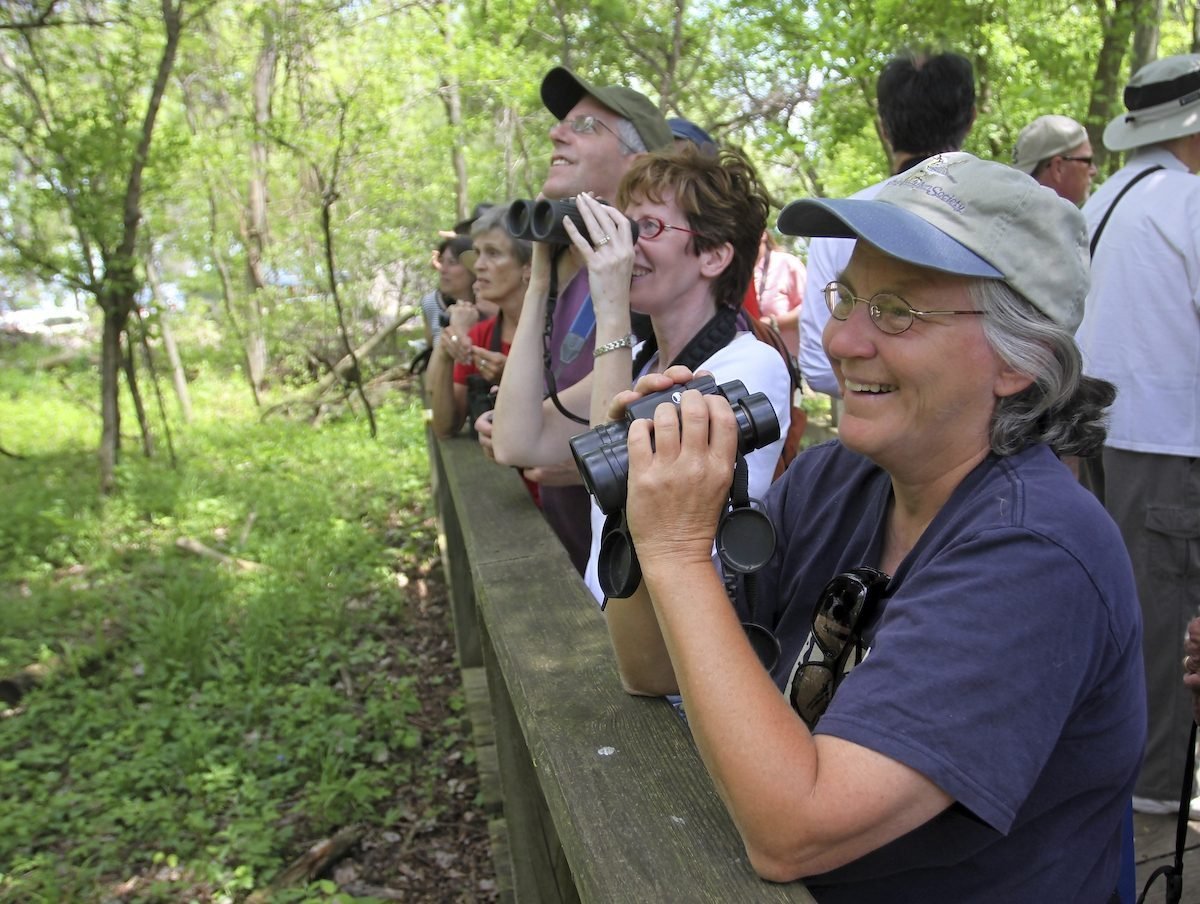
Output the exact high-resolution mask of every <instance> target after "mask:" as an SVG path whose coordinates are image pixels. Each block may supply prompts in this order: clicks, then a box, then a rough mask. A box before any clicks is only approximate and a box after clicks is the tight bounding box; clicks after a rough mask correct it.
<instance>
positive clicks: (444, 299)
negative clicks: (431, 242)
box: [421, 235, 475, 349]
mask: <svg viewBox="0 0 1200 904" xmlns="http://www.w3.org/2000/svg"><path fill="white" fill-rule="evenodd" d="M470 250H471V237H470V236H469V235H456V236H452V237H450V238H444V239H442V241H441V242H440V243H438V246H437V250H436V251H435V252H434V255H433V265H434V267H436V268H437V271H438V287H437V288H436V289H434V290H433V291H432V292H428V293H426V294H425V295H424V296H423V297H422V298H421V316H422V317H423V318H424V320H425V344H426V346H427V347H428V348H431V349H432V348H433V347H434V346H435V345H437V341H438V338H439V337H440V336H441V334H442V317H443V316H445V315H446V312H447V310H448V309H449V307H450V305H452V304H454V303H455V302H456V301H468V302H474V300H475V290H474V289H473V288H472V284H473V283H474V282H475V275H474V274H473V273H472V272H471V271H470V270H468V269H467V267H466V266H465V265H464V264H463V262H462V255H463V253H464V252H467V251H470Z"/></svg>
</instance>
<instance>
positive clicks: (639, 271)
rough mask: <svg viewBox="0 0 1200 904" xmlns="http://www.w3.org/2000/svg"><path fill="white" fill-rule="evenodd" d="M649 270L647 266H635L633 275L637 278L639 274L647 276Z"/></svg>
mask: <svg viewBox="0 0 1200 904" xmlns="http://www.w3.org/2000/svg"><path fill="white" fill-rule="evenodd" d="M649 272H650V271H649V270H647V269H646V268H645V267H634V268H633V272H632V274H631V275H632V276H633V278H634V279H637V278H638V277H639V276H646V275H647V274H648V273H649Z"/></svg>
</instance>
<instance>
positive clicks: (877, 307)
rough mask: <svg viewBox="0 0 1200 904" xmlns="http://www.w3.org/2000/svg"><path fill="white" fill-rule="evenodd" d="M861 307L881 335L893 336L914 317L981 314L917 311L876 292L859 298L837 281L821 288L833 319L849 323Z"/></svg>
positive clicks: (904, 328)
mask: <svg viewBox="0 0 1200 904" xmlns="http://www.w3.org/2000/svg"><path fill="white" fill-rule="evenodd" d="M859 303H862V304H865V305H866V306H867V313H868V314H870V316H871V322H872V323H874V324H875V325H876V326H877V327H879V328H880V329H881V330H883V332H885V333H888V334H890V335H892V336H895V335H897V334H899V333H903V332H904V331H905V330H907V329H908V328H909V327H910V326H912V325H913V318H914V317H932V316H934V315H935V314H938V315H940V314H983V311H918V310H917V309H916V308H914V307H913V306H912V305H910V304H909V303H908V302H907V301H905V300H904V299H903V298H901V297H900V296H899V295H895V294H893V293H891V292H879V293H877V294H875V295H872V296H871V297H870V298H860V297H859V296H857V295H855V294H854V292H852V291H851V290H850V287H849V286H847V285H845V284H844V283H840V282H838V281H837V280H834V281H833V282H831V283H829V284H828V285H827V286H825V304H826V306H827V307H828V308H829V313H830V314H831V315H832V316H833V319H834V320H849V319H850V314H851V313H852V312H853V311H854V306H855V305H856V304H859Z"/></svg>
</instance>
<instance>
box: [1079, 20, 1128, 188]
mask: <svg viewBox="0 0 1200 904" xmlns="http://www.w3.org/2000/svg"><path fill="white" fill-rule="evenodd" d="M1100 6H1101V7H1102V8H1103V9H1104V15H1102V21H1103V24H1104V39H1103V41H1102V42H1101V44H1100V53H1099V55H1098V56H1097V57H1096V76H1095V78H1093V79H1092V97H1091V100H1090V102H1089V103H1088V112H1087V122H1086V123H1085V125H1086V127H1087V130H1088V138H1089V140H1090V141H1091V143H1092V154H1093V155H1094V157H1095V159H1096V168H1097V169H1099V170H1101V171H1104V172H1110V171H1111V170H1112V169H1113V168H1114V167H1111V166H1107V163H1108V157H1109V153H1108V151H1107V149H1106V148H1105V147H1104V141H1103V135H1104V127H1105V126H1106V125H1107V124H1108V121H1109V120H1110V119H1112V118H1113V117H1114V116H1115V115H1116V114H1117V112H1118V106H1117V104H1118V100H1117V98H1119V97H1120V96H1121V85H1120V80H1121V61H1122V60H1124V59H1125V53H1126V51H1128V49H1129V38H1130V36H1131V35H1132V34H1133V23H1134V9H1135V2H1134V0H1115V4H1114V6H1113V8H1112V10H1111V11H1108V10H1107V7H1104V6H1103V0H1101V3H1100Z"/></svg>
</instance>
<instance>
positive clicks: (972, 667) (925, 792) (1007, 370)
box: [606, 153, 1178, 904]
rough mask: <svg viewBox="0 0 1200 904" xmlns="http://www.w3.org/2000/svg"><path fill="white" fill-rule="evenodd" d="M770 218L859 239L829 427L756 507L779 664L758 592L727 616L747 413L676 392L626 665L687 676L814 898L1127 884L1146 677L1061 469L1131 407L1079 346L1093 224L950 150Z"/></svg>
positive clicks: (697, 729)
mask: <svg viewBox="0 0 1200 904" xmlns="http://www.w3.org/2000/svg"><path fill="white" fill-rule="evenodd" d="M779 228H780V230H781V231H782V232H785V233H788V234H794V235H803V236H840V237H846V238H857V240H858V241H857V243H856V245H855V248H854V252H853V254H852V256H851V258H850V262H849V264H848V265H847V266H846V267H845V269H843V270H842V271H841V273H840V274H839V275H838V277H837V278H836V279H835V280H833V281H832V282H830V283H829V284H828V285H827V286H825V287H824V288H825V291H824V293H823V298H822V299H820V300H821V301H823V302H824V303H825V304H826V305H827V306H828V309H829V311H830V314H831V318H830V321H829V323H828V325H827V326H826V329H825V335H824V343H825V349H826V351H827V353H828V355H829V358H830V360H831V361H832V363H833V367H834V371H835V373H836V375H837V378H838V381H839V383H841V386H842V389H843V392H844V397H845V399H846V411H845V416H844V418H843V419H842V423H841V428H840V431H839V437H838V438H837V439H836V440H832V441H830V442H827V443H824V444H822V445H819V446H816V447H813V448H810V449H808V450H806V451H804V452H803V453H801V454H800V455H799V456H797V458H796V459H795V460H794V461H793V462H792V463H791V466H790V467H789V468H788V470H787V471H786V472H785V473H784V475H783V476H782V477H781V478H780V479H779V480H777V481H776V482H775V483H774V484H773V485H772V487H771V489H770V491H769V492H768V494H767V496H766V499H765V512H766V514H767V516H768V517H769V519H770V522H771V524H772V526H773V528H774V532H775V535H776V537H777V541H776V545H775V551H774V554H773V555H772V556H771V558H770V559H769V561H768V562H767V563H766V565H765V566H764V567H763V568H762V569H761V570H760V571H758V572H757V575H756V577H757V581H756V583H757V593H756V594H755V600H756V604H757V605H756V608H755V613H756V621H757V623H759V624H760V625H761V626H763V627H765V628H767V629H769V630H770V631H772V632H773V634H774V636H775V638H776V639H777V640H778V642H779V646H780V655H779V657H778V661H777V663H776V664H775V665H774V666H773V667H769V668H764V665H763V664H762V663H761V662H760V658H759V655H758V654H757V653H756V652H755V650H754V648H753V647H752V646H751V643H750V641H749V640H748V639H747V634H746V633H745V632H744V631H743V626H742V624H741V622H742V621H744V620H745V619H746V614H747V608H748V602H749V600H746V601H744V602H743V604H742V606H741V611H740V612H735V611H733V610H732V609H731V607H730V606H729V604H728V601H727V600H726V597H725V592H724V588H723V587H722V585H721V582H720V579H719V578H718V577H717V576H716V575H715V573H714V570H713V569H712V567H711V565H710V563H709V552H710V550H711V548H712V543H713V537H714V533H715V529H716V527H717V522H718V514H719V513H720V512H721V510H722V505H723V502H724V500H725V499H726V497H727V495H728V493H729V485H730V476H731V474H732V473H733V465H732V462H733V460H734V455H735V452H736V448H737V436H738V427H737V424H736V421H735V419H734V415H733V412H732V411H731V409H730V406H729V405H728V404H727V403H726V402H725V401H724V400H723V399H720V398H718V397H715V396H711V395H700V394H699V393H696V392H695V391H687V392H684V393H683V394H682V398H681V406H680V409H679V410H678V411H677V409H676V408H675V406H673V405H667V404H664V405H660V406H659V407H658V408H657V410H656V412H655V415H654V419H653V421H650V420H648V419H643V420H637V421H635V422H634V423H633V424H632V425H631V426H630V428H629V435H628V453H629V456H628V461H629V484H628V501H627V510H626V514H627V517H628V524H629V527H630V529H631V531H632V534H633V540H634V544H635V546H636V549H637V552H638V557H639V559H640V562H641V569H642V575H643V580H644V584H643V586H644V588H645V589H646V593H644V594H642V595H640V596H635V597H631V598H629V599H627V600H611V601H610V602H609V606H608V610H607V613H606V616H607V618H608V621H609V625H610V634H611V636H612V641H613V644H614V647H616V648H617V649H618V651H619V655H618V657H617V658H618V665H619V667H620V669H621V678H622V682H623V684H624V685H625V686H626V687H627V688H629V689H630V690H631V692H633V693H645V694H652V693H664V692H667V691H668V690H670V689H671V688H674V687H678V688H679V689H680V690H681V692H682V695H683V701H684V705H685V707H686V711H687V714H688V722H689V725H690V727H691V730H692V734H693V736H694V738H695V741H696V744H697V746H698V748H699V750H700V754H701V756H702V757H703V760H704V763H705V765H706V767H707V768H708V770H709V772H710V774H711V775H712V777H713V780H714V784H715V785H716V787H717V790H718V792H719V793H720V795H721V797H722V799H723V800H724V802H725V804H726V806H727V807H728V809H729V811H730V814H731V815H732V817H733V822H734V824H735V825H736V826H737V829H738V831H739V832H740V833H741V837H742V841H743V843H744V845H745V848H746V852H747V854H748V858H749V861H750V863H751V864H752V865H753V867H754V869H755V870H757V872H758V873H759V874H760V875H761V876H763V877H764V878H766V879H769V880H772V881H777V882H784V881H791V880H794V879H798V878H804V880H805V884H806V885H807V886H808V887H809V888H810V889H811V890H812V893H813V895H814V897H815V898H816V899H817V900H818V901H820V902H822V904H828V902H854V904H870V902H889V904H890V902H896V901H947V902H949V901H970V902H972V904H981V902H984V904H986V902H996V904H1001V902H1002V904H1012V902H1015V901H1054V902H1056V904H1058V902H1081V904H1082V902H1107V901H1109V900H1110V899H1112V898H1113V896H1114V894H1115V892H1116V889H1117V884H1118V876H1119V873H1120V866H1121V863H1122V857H1121V851H1122V835H1123V829H1124V828H1125V827H1126V826H1127V825H1128V822H1129V799H1130V794H1131V792H1132V789H1133V783H1134V778H1135V776H1136V773H1137V769H1138V766H1139V764H1140V762H1141V755H1142V747H1143V743H1144V735H1143V733H1142V727H1143V726H1144V725H1145V690H1144V686H1143V681H1142V661H1141V625H1140V617H1139V612H1138V605H1137V598H1136V593H1135V590H1134V583H1133V574H1132V569H1131V567H1130V564H1129V558H1128V556H1127V555H1126V554H1125V550H1124V545H1123V543H1122V541H1121V536H1120V533H1119V531H1118V530H1117V527H1116V525H1115V524H1113V522H1112V519H1111V518H1109V517H1108V516H1107V515H1106V514H1105V512H1104V509H1103V507H1102V506H1101V505H1100V504H1099V502H1098V501H1097V500H1096V498H1095V497H1094V496H1092V495H1091V494H1090V493H1089V492H1088V491H1087V490H1086V489H1085V488H1084V487H1082V486H1081V485H1080V484H1079V483H1078V481H1077V480H1075V478H1074V476H1073V475H1072V473H1071V471H1070V470H1069V469H1068V468H1067V466H1066V465H1065V464H1063V463H1062V461H1060V460H1059V456H1060V455H1064V454H1086V453H1087V452H1088V451H1089V450H1091V449H1094V448H1096V447H1098V446H1099V445H1100V444H1101V443H1102V442H1103V437H1104V423H1103V418H1104V410H1105V407H1106V406H1107V404H1109V403H1110V402H1111V401H1112V395H1113V388H1112V386H1111V385H1110V384H1108V383H1106V382H1104V381H1102V380H1096V379H1092V378H1086V377H1081V374H1080V366H1081V364H1080V358H1079V352H1078V348H1077V346H1076V344H1075V341H1074V332H1075V329H1076V327H1077V326H1078V325H1079V320H1080V317H1081V315H1082V311H1083V299H1084V295H1085V293H1086V292H1087V286H1088V262H1087V239H1086V232H1085V228H1084V222H1083V217H1082V216H1081V214H1080V212H1079V210H1078V208H1076V207H1075V206H1074V205H1072V204H1070V203H1068V202H1067V201H1065V200H1063V199H1062V198H1060V197H1058V196H1057V195H1056V194H1054V193H1053V192H1052V191H1050V190H1048V189H1046V188H1044V187H1043V186H1040V185H1038V184H1037V183H1036V182H1034V181H1033V180H1031V179H1029V178H1028V177H1027V176H1025V175H1023V174H1021V173H1019V172H1017V171H1016V170H1014V169H1012V168H1011V167H1009V166H1007V165H1005V164H1001V163H994V162H988V161H982V160H979V159H977V158H975V157H973V156H971V155H969V154H964V153H946V154H941V155H938V156H935V157H932V158H930V159H929V160H927V161H925V162H924V163H923V164H921V165H919V166H917V167H915V168H913V169H911V170H908V171H907V172H905V173H902V174H900V175H898V176H896V177H895V178H893V179H892V180H890V181H889V182H888V183H886V184H885V185H884V186H883V188H882V189H881V190H880V192H879V194H878V195H876V197H875V198H874V199H870V200H864V199H849V198H848V199H825V200H822V199H808V200H803V201H796V202H794V203H792V204H790V205H788V206H787V207H786V208H785V209H784V210H783V212H782V214H781V215H780V217H779ZM813 301H817V299H813ZM691 376H692V374H691V373H690V372H689V371H686V370H683V369H680V370H668V371H667V372H666V373H665V374H659V375H654V376H647V377H644V378H643V379H642V380H641V381H639V383H638V386H637V392H638V393H647V392H652V391H659V390H662V389H666V388H669V386H670V385H671V384H672V382H674V383H680V382H683V381H686V380H687V379H689V378H690V377H691ZM635 397H636V393H627V394H623V395H621V396H618V397H617V398H616V400H615V404H614V410H613V411H612V412H611V414H614V415H615V414H618V413H619V411H620V409H621V408H623V406H624V405H626V404H628V403H629V402H630V401H631V400H632V399H633V398H635ZM651 439H653V444H652V443H651ZM855 611H857V612H859V613H860V614H861V616H862V617H861V618H860V619H858V620H857V621H855V620H854V619H852V618H849V617H848V616H849V615H850V614H853V613H854V612H855ZM814 613H816V615H817V616H819V617H814ZM617 619H621V623H620V625H614V622H615V621H616V620H617ZM831 621H832V622H833V623H835V624H837V625H839V626H840V628H839V629H838V630H837V631H833V632H831V631H829V630H828V629H829V627H830V622H831ZM635 627H636V630H635ZM839 650H840V654H839ZM1176 662H1178V660H1176ZM810 726H815V727H810Z"/></svg>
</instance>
